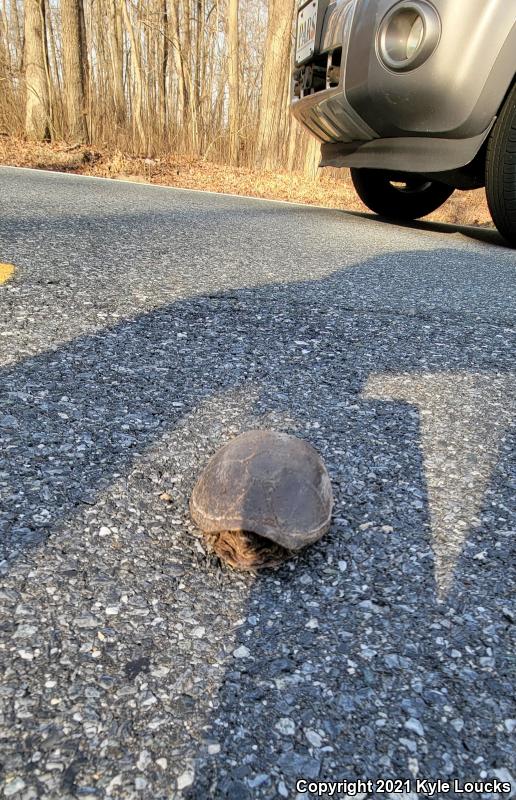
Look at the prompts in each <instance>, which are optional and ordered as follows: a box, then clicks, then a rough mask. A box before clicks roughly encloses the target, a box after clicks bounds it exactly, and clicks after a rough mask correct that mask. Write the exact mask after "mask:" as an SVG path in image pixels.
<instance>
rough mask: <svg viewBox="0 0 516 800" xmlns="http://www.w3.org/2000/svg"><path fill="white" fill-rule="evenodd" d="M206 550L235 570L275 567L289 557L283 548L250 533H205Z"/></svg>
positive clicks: (288, 553)
mask: <svg viewBox="0 0 516 800" xmlns="http://www.w3.org/2000/svg"><path fill="white" fill-rule="evenodd" d="M204 537H205V539H206V543H207V545H208V549H209V550H211V551H212V552H214V553H216V555H218V557H219V558H220V559H221V560H222V561H225V562H226V563H227V564H229V565H230V566H232V567H234V568H235V569H240V570H249V571H254V570H257V569H263V568H266V567H276V566H278V565H279V564H281V563H282V562H283V561H285V559H287V558H288V557H289V556H290V552H289V551H288V550H286V549H285V548H284V547H280V545H278V544H275V543H274V542H271V541H270V540H269V539H265V538H264V537H263V536H258V535H257V534H256V533H251V532H250V531H220V532H218V533H205V534H204Z"/></svg>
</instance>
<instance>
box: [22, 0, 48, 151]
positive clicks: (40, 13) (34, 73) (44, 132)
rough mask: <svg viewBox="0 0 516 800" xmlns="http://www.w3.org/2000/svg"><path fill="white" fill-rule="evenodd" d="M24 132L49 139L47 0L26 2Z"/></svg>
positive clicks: (30, 135)
mask: <svg viewBox="0 0 516 800" xmlns="http://www.w3.org/2000/svg"><path fill="white" fill-rule="evenodd" d="M24 65H25V85H26V101H25V132H26V134H27V136H28V137H29V138H30V139H36V140H39V141H43V140H44V139H50V131H51V124H50V91H49V89H50V87H49V67H48V51H47V32H46V7H45V0H25V51H24Z"/></svg>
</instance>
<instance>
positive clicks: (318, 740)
mask: <svg viewBox="0 0 516 800" xmlns="http://www.w3.org/2000/svg"><path fill="white" fill-rule="evenodd" d="M305 736H306V738H307V739H308V741H309V742H310V744H311V745H312V747H317V748H319V747H321V745H322V741H323V740H322V737H321V736H319V734H318V733H317V731H314V730H312V729H311V728H305Z"/></svg>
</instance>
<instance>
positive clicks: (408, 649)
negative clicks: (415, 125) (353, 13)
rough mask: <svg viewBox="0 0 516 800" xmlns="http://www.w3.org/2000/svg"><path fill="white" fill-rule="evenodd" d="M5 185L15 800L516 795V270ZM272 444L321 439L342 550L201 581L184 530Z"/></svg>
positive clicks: (272, 217)
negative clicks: (388, 783)
mask: <svg viewBox="0 0 516 800" xmlns="http://www.w3.org/2000/svg"><path fill="white" fill-rule="evenodd" d="M0 184H1V187H2V201H1V203H0V262H2V263H4V264H11V265H14V267H15V271H14V273H13V274H10V272H9V269H8V268H6V269H4V275H5V276H6V280H5V281H4V282H3V283H2V284H1V285H0V308H1V313H0V359H1V362H0V437H1V451H0V526H1V530H2V537H1V547H2V554H1V556H0V560H1V559H3V560H2V562H1V565H0V569H1V573H2V583H1V590H0V598H1V601H0V604H1V610H2V612H3V613H2V616H3V619H2V623H1V651H0V662H1V666H0V671H1V682H0V697H1V700H0V707H1V717H0V754H1V759H0V760H1V762H2V767H3V778H2V780H3V781H4V784H3V794H4V796H5V797H14V798H15V799H16V800H32V798H36V797H38V798H39V797H42V798H43V797H44V798H52V799H54V798H56V799H57V798H59V800H68V798H82V800H90V798H91V799H92V800H93V798H95V800H96V799H97V798H104V797H105V798H121V799H123V800H129V799H131V800H132V798H135V799H136V798H143V800H147V798H148V799H149V800H160V799H161V798H163V799H165V798H173V797H184V798H195V800H197V798H198V799H199V800H202V799H203V798H233V800H245V798H278V797H283V798H295V797H299V798H302V797H305V796H306V795H304V794H301V793H299V794H298V793H297V790H296V779H298V778H299V779H301V778H305V779H312V780H341V781H349V782H350V786H349V787H348V790H349V791H348V795H349V796H353V791H354V789H355V788H357V787H355V786H353V784H352V782H353V781H357V780H366V779H371V780H373V779H381V778H398V779H404V780H410V781H411V783H410V785H409V784H406V785H405V784H404V785H403V787H401V788H403V789H404V791H405V794H404V795H402V794H394V793H393V792H391V793H390V794H389V793H388V792H387V793H386V794H382V793H381V791H380V789H379V787H378V786H376V787H375V788H374V790H373V792H371V791H370V789H368V788H366V791H365V793H364V792H362V793H361V794H360V793H359V794H357V796H358V797H361V796H362V797H369V796H372V795H374V796H375V797H391V798H401V797H405V798H410V800H413V798H416V797H418V796H419V797H425V796H427V794H428V791H427V788H428V787H426V786H425V785H424V784H422V785H420V786H419V787H418V786H417V783H416V780H417V779H419V780H428V779H442V780H444V781H447V780H452V779H458V780H460V781H465V780H475V781H482V780H483V781H488V780H491V779H493V778H497V779H498V780H499V781H509V782H510V781H511V780H512V787H513V788H512V796H514V795H516V784H515V783H514V779H515V778H516V765H515V755H514V753H515V749H514V730H515V726H516V721H515V720H516V707H515V702H514V688H515V685H516V668H515V666H516V665H515V647H514V645H515V641H514V632H515V627H514V596H515V583H516V581H515V571H514V564H515V562H514V549H513V548H514V530H515V527H516V526H515V514H514V510H515V509H514V496H515V492H514V489H515V474H514V461H511V458H512V457H513V455H514V452H515V447H514V444H515V443H514V428H513V427H511V423H512V420H513V413H512V412H513V411H514V402H513V399H514V388H515V385H516V379H515V372H516V370H515V363H516V360H515V354H516V348H515V339H514V329H513V324H514V309H515V302H514V289H515V267H516V255H515V253H514V252H513V251H511V250H508V249H506V248H504V247H503V246H501V245H500V243H499V242H498V240H497V239H496V235H495V234H489V233H487V232H486V233H484V234H483V233H482V232H480V233H478V234H475V235H474V234H473V232H472V231H460V230H456V229H453V228H447V227H443V226H432V225H428V224H427V225H421V226H419V227H415V228H409V227H400V226H389V225H386V224H384V223H382V222H379V221H374V220H373V219H372V218H368V217H367V216H362V217H361V216H357V215H350V214H346V213H343V212H339V211H331V210H322V209H311V208H306V207H300V206H294V205H287V204H279V203H268V202H264V201H259V200H248V199H242V198H233V197H227V196H215V195H210V194H204V193H194V192H186V191H184V192H183V191H177V190H170V189H161V188H156V187H149V186H142V185H132V184H127V183H118V182H109V181H102V180H98V179H86V178H78V177H72V176H63V175H57V174H49V173H38V172H32V171H28V170H14V169H2V170H0ZM474 236H475V237H476V238H474ZM6 270H7V271H6ZM253 427H266V428H274V429H277V430H285V431H288V432H291V433H294V434H296V435H299V436H302V437H305V438H306V439H308V440H309V441H310V442H311V443H312V444H313V445H314V446H315V447H316V448H317V449H318V450H319V452H320V453H321V455H322V456H323V457H324V459H325V461H326V464H327V467H328V470H329V472H330V475H331V479H332V483H333V488H334V493H335V499H336V504H335V515H334V522H333V525H332V528H331V531H330V533H329V534H328V535H327V536H326V537H325V538H324V539H323V540H322V541H321V542H320V543H319V544H317V545H315V546H313V547H311V548H310V549H309V550H307V551H305V552H304V553H303V554H302V555H301V556H300V557H299V558H297V559H296V560H294V561H292V562H289V563H288V564H286V565H285V566H283V567H281V568H280V569H279V570H277V571H275V572H270V573H267V574H262V575H260V576H258V577H253V576H246V575H241V574H238V573H235V572H232V571H230V570H229V569H225V568H221V567H220V566H219V564H218V563H217V562H216V561H215V560H214V558H213V557H208V556H207V555H206V554H205V551H204V548H203V546H202V542H201V540H200V538H199V537H198V535H197V533H196V531H195V529H194V527H193V525H192V524H191V522H190V520H189V516H188V505H187V503H188V497H189V494H190V492H191V489H192V486H193V483H194V481H195V479H196V476H197V475H198V473H199V471H200V470H201V468H202V467H203V465H204V464H205V463H206V461H207V459H208V457H209V456H210V455H211V454H212V453H213V452H214V451H215V450H216V449H217V448H218V447H219V446H220V445H221V444H222V443H224V442H226V441H227V440H228V439H230V438H231V437H232V436H234V435H235V434H237V433H239V432H242V431H244V430H248V429H250V428H253ZM163 492H168V493H169V494H170V495H171V498H172V501H171V502H169V503H165V502H164V501H163V500H161V499H160V495H161V494H162V493H163ZM511 776H512V777H511ZM391 788H392V787H391ZM335 796H338V797H343V796H345V792H344V793H340V794H337V795H335ZM434 796H438V797H451V798H453V797H465V795H463V794H462V795H461V794H459V793H458V792H457V791H452V792H450V793H449V794H448V793H446V792H445V791H444V790H442V791H440V792H439V791H438V792H437V794H436V795H434ZM467 797H469V798H477V797H509V794H502V793H494V794H493V792H489V791H483V790H482V788H481V787H480V786H478V787H477V788H476V790H475V791H473V792H472V793H470V794H468V795H467Z"/></svg>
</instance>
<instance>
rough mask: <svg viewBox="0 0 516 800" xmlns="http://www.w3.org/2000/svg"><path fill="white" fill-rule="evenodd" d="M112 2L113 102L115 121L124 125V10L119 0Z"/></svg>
mask: <svg viewBox="0 0 516 800" xmlns="http://www.w3.org/2000/svg"><path fill="white" fill-rule="evenodd" d="M109 3H110V41H109V52H110V54H111V78H112V82H113V104H114V106H115V122H116V123H117V125H120V126H121V125H123V124H124V121H125V117H126V103H125V90H124V34H123V26H122V10H121V8H120V3H119V0H109Z"/></svg>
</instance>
